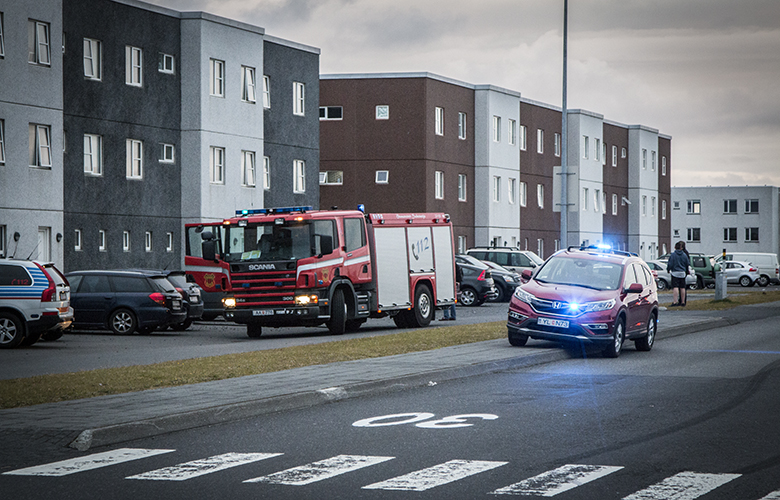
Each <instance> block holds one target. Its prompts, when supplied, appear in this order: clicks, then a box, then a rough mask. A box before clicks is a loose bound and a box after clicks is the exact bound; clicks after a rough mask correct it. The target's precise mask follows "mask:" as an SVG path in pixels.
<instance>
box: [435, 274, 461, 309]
mask: <svg viewBox="0 0 780 500" xmlns="http://www.w3.org/2000/svg"><path fill="white" fill-rule="evenodd" d="M461 281H463V271H462V270H461V269H460V266H459V265H457V264H456V265H455V292H456V295H457V292H458V291H459V290H460V282H461ZM439 321H455V304H452V305H451V306H449V307H448V308H446V309H444V312H443V313H442V317H441V319H440V320H439Z"/></svg>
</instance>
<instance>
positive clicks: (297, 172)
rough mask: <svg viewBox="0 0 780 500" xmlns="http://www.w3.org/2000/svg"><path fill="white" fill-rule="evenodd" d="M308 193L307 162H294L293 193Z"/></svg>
mask: <svg viewBox="0 0 780 500" xmlns="http://www.w3.org/2000/svg"><path fill="white" fill-rule="evenodd" d="M305 192H306V162H304V161H303V160H293V193H305Z"/></svg>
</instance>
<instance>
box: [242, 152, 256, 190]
mask: <svg viewBox="0 0 780 500" xmlns="http://www.w3.org/2000/svg"><path fill="white" fill-rule="evenodd" d="M241 163H242V165H241V172H242V175H241V184H242V185H244V186H247V187H255V152H254V151H241Z"/></svg>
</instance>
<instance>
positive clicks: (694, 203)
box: [687, 200, 701, 215]
mask: <svg viewBox="0 0 780 500" xmlns="http://www.w3.org/2000/svg"><path fill="white" fill-rule="evenodd" d="M687 213H688V214H694V215H695V214H700V213H701V201H700V200H688V212H687Z"/></svg>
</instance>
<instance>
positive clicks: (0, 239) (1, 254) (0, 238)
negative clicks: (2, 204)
mask: <svg viewBox="0 0 780 500" xmlns="http://www.w3.org/2000/svg"><path fill="white" fill-rule="evenodd" d="M1 14H2V13H1V12H0V15H1ZM0 19H1V18H0ZM6 232H7V229H6V227H5V226H4V225H2V226H0V258H5V234H6Z"/></svg>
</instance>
